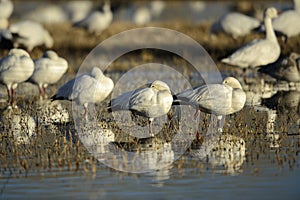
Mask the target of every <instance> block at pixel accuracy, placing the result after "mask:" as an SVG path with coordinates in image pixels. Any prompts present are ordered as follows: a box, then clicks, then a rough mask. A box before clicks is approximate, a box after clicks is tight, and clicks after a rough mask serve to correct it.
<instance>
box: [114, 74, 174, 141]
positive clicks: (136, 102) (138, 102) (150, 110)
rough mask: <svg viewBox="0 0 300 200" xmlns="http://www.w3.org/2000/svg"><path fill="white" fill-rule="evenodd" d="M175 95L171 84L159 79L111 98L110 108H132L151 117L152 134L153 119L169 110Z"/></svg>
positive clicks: (116, 109)
mask: <svg viewBox="0 0 300 200" xmlns="http://www.w3.org/2000/svg"><path fill="white" fill-rule="evenodd" d="M172 102H173V97H172V94H171V91H170V88H169V86H168V85H167V84H166V83H164V82H162V81H159V80H156V81H154V82H152V83H151V84H149V86H148V87H146V88H141V89H137V90H133V91H130V92H126V93H124V94H122V95H121V96H119V97H117V98H115V99H113V100H111V102H110V110H111V111H119V110H130V111H132V112H133V113H135V114H137V115H140V116H143V117H146V118H148V119H149V122H150V123H149V132H150V135H151V136H153V135H152V121H153V120H154V118H156V117H160V116H163V115H165V114H167V113H168V112H169V110H170V109H171V106H172Z"/></svg>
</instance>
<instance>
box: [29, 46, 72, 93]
mask: <svg viewBox="0 0 300 200" xmlns="http://www.w3.org/2000/svg"><path fill="white" fill-rule="evenodd" d="M34 66H35V67H34V72H33V74H32V76H31V77H30V80H29V81H30V82H32V83H34V84H36V85H38V86H39V95H40V97H46V96H47V94H46V88H47V87H48V85H49V84H54V83H56V82H57V81H58V80H59V79H60V78H61V77H62V76H63V75H64V73H65V72H66V71H67V69H68V62H67V61H66V60H65V59H64V58H61V57H59V56H58V55H57V54H56V53H55V52H54V51H51V50H49V51H46V52H45V53H44V55H43V57H42V58H39V59H36V60H34Z"/></svg>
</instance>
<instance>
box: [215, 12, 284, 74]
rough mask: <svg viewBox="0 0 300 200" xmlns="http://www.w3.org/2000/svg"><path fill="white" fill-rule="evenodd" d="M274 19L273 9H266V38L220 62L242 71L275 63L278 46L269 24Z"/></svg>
mask: <svg viewBox="0 0 300 200" xmlns="http://www.w3.org/2000/svg"><path fill="white" fill-rule="evenodd" d="M275 17H277V11H276V9H275V8H273V7H271V8H268V9H266V10H265V12H264V23H265V26H266V37H265V38H264V39H256V40H253V41H252V42H250V43H248V44H246V45H245V46H243V47H241V48H239V49H238V50H236V51H235V52H234V53H233V54H232V55H230V56H229V57H228V58H224V59H222V60H221V61H222V62H223V63H227V64H230V65H234V66H238V67H241V68H244V69H245V68H248V67H252V68H255V67H257V66H261V65H267V64H269V63H273V62H275V61H276V60H277V59H278V57H279V55H280V46H279V44H278V41H277V38H276V35H275V33H274V30H273V28H272V23H271V19H272V18H275Z"/></svg>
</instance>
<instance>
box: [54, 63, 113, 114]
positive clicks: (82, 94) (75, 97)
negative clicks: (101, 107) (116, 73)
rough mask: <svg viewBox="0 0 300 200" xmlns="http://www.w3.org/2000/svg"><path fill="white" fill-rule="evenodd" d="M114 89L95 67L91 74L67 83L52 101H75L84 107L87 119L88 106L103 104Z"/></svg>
mask: <svg viewBox="0 0 300 200" xmlns="http://www.w3.org/2000/svg"><path fill="white" fill-rule="evenodd" d="M113 87H114V83H113V81H112V80H111V79H110V78H109V77H106V76H105V75H104V74H103V73H102V71H101V70H100V69H99V68H98V67H93V68H92V69H91V71H90V72H89V73H86V74H83V75H80V76H78V77H76V78H74V79H71V80H70V81H68V82H67V83H65V84H64V85H63V86H62V87H60V88H59V90H58V92H57V94H55V95H54V96H53V97H52V98H51V99H52V100H53V101H54V100H69V101H75V102H76V103H77V104H78V105H83V106H84V109H85V114H86V117H87V114H88V104H89V103H100V102H102V101H103V100H104V99H105V98H106V97H107V96H108V95H109V94H110V93H111V91H112V90H113Z"/></svg>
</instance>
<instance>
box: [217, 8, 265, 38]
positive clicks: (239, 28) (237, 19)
mask: <svg viewBox="0 0 300 200" xmlns="http://www.w3.org/2000/svg"><path fill="white" fill-rule="evenodd" d="M259 26H260V21H259V20H258V19H256V18H253V17H250V16H247V15H244V14H242V13H238V12H231V13H228V14H226V15H224V16H223V17H222V18H221V19H220V21H218V22H216V23H215V24H213V25H212V27H211V32H212V33H216V32H218V31H224V32H225V33H227V34H228V35H231V36H232V37H233V38H234V39H236V38H238V37H239V36H244V35H247V34H249V33H250V32H251V31H252V30H253V29H255V28H257V27H259Z"/></svg>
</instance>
